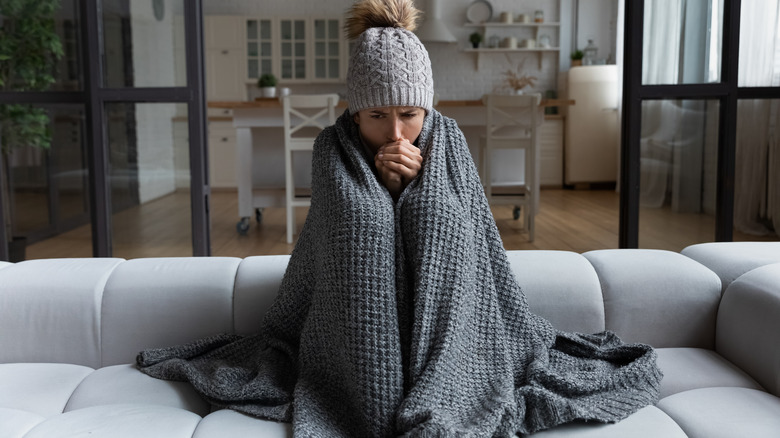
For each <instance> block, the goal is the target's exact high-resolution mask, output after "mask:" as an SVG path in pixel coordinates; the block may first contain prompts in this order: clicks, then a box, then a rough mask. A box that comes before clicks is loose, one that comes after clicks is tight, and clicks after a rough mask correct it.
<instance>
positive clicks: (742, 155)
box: [734, 0, 780, 235]
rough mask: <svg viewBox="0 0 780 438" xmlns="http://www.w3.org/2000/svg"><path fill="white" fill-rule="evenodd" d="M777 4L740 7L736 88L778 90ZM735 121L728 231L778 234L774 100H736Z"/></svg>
mask: <svg viewBox="0 0 780 438" xmlns="http://www.w3.org/2000/svg"><path fill="white" fill-rule="evenodd" d="M779 3H780V2H779V1H778V0H751V1H743V2H742V10H741V24H740V28H741V33H740V47H739V52H740V53H739V86H740V87H753V86H778V85H780V13H779V8H780V6H779ZM738 105H739V106H738V116H737V150H736V162H735V165H736V178H735V181H734V226H735V228H736V229H737V230H739V231H741V232H743V233H747V234H753V235H764V234H768V233H770V232H771V229H774V230H775V232H776V233H779V234H780V200H778V197H779V196H780V193H779V189H778V187H780V177H778V171H780V166H779V165H778V164H780V163H778V155H779V154H780V149H778V125H780V123H778V117H779V116H780V110H779V109H778V105H780V102H778V101H777V100H769V99H762V100H747V101H746V100H740V102H739V104H738Z"/></svg>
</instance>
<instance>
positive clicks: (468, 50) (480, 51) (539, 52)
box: [462, 47, 561, 70]
mask: <svg viewBox="0 0 780 438" xmlns="http://www.w3.org/2000/svg"><path fill="white" fill-rule="evenodd" d="M560 50H561V49H560V48H559V47H549V48H541V47H535V48H533V49H530V48H517V49H505V48H497V49H473V48H464V49H462V51H463V52H464V53H476V54H477V59H476V68H477V70H479V64H480V63H479V60H480V58H481V57H482V54H483V53H504V54H511V53H536V54H537V57H538V59H539V68H542V54H543V53H558V52H560Z"/></svg>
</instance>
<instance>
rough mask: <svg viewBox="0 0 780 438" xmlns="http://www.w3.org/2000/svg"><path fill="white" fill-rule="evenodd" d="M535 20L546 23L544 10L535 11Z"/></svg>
mask: <svg viewBox="0 0 780 438" xmlns="http://www.w3.org/2000/svg"><path fill="white" fill-rule="evenodd" d="M534 22H536V23H544V11H542V10H537V11H536V12H534Z"/></svg>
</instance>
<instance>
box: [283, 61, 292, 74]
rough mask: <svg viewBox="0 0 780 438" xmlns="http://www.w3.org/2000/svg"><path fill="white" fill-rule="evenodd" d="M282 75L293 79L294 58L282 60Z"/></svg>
mask: <svg viewBox="0 0 780 438" xmlns="http://www.w3.org/2000/svg"><path fill="white" fill-rule="evenodd" d="M282 77H283V78H285V79H292V77H293V74H292V60H291V59H283V60H282Z"/></svg>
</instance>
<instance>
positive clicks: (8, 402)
mask: <svg viewBox="0 0 780 438" xmlns="http://www.w3.org/2000/svg"><path fill="white" fill-rule="evenodd" d="M93 371H94V370H93V369H92V368H89V367H85V366H82V365H71V364H57V363H8V364H0V408H9V409H17V410H20V411H27V412H30V413H33V414H37V415H40V416H42V417H45V418H48V417H51V416H54V415H57V414H61V413H62V411H63V409H65V405H66V404H67V403H68V399H70V396H71V395H72V394H73V391H74V390H75V389H76V387H78V386H79V384H81V382H82V381H83V380H84V379H85V378H86V377H87V376H88V375H89V374H90V373H92V372H93Z"/></svg>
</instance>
